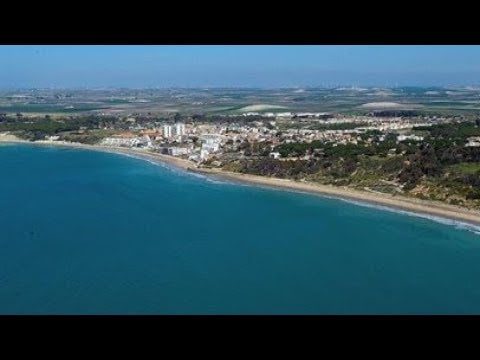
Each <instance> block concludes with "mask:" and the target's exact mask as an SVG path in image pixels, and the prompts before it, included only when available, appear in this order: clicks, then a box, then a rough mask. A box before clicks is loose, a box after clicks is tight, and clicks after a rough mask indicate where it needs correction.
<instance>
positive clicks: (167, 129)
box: [163, 125, 173, 138]
mask: <svg viewBox="0 0 480 360" xmlns="http://www.w3.org/2000/svg"><path fill="white" fill-rule="evenodd" d="M172 136H173V128H172V126H171V125H164V126H163V137H165V138H171V137H172Z"/></svg>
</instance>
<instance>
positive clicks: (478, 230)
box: [337, 198, 480, 235]
mask: <svg viewBox="0 0 480 360" xmlns="http://www.w3.org/2000/svg"><path fill="white" fill-rule="evenodd" d="M337 199H340V200H342V201H345V202H348V203H350V204H355V205H358V206H363V207H368V208H373V209H378V210H382V211H389V212H393V213H397V214H402V215H407V216H415V217H420V218H424V219H427V220H431V221H435V222H437V223H441V224H443V225H449V226H454V227H455V228H457V229H461V230H467V231H471V232H473V233H475V234H477V235H480V226H477V225H473V224H470V223H466V222H462V221H459V220H454V219H448V218H444V217H441V216H436V215H430V214H424V213H417V212H413V211H408V210H401V209H396V208H393V207H389V206H384V205H376V204H371V203H367V202H362V201H356V200H350V199H344V198H337Z"/></svg>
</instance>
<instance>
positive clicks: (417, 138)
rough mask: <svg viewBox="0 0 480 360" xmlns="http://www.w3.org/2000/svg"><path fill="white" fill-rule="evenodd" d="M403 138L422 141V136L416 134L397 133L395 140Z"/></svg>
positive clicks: (402, 139)
mask: <svg viewBox="0 0 480 360" xmlns="http://www.w3.org/2000/svg"><path fill="white" fill-rule="evenodd" d="M405 140H413V141H422V140H423V136H417V135H398V136H397V141H405Z"/></svg>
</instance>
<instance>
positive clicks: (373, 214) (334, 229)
mask: <svg viewBox="0 0 480 360" xmlns="http://www.w3.org/2000/svg"><path fill="white" fill-rule="evenodd" d="M479 232H480V229H478V228H477V227H475V226H471V225H466V224H462V223H460V222H456V221H449V220H444V219H440V218H435V217H426V216H422V217H420V216H416V215H415V214H412V213H408V212H399V211H395V210H392V209H388V208H381V207H376V206H373V205H367V204H362V203H358V202H349V201H345V200H340V199H335V198H326V197H322V196H319V195H311V194H305V193H298V192H292V191H283V190H278V189H270V188H265V187H258V186H253V185H246V184H241V183H235V182H231V181H225V180H221V179H216V178H212V177H206V176H203V175H198V174H194V173H189V172H186V171H183V170H180V169H177V168H174V167H171V166H169V165H163V164H155V163H152V162H148V161H145V160H142V159H137V158H135V157H128V156H125V155H121V154H112V153H105V152H99V151H92V150H85V149H74V148H60V147H53V146H39V145H24V144H20V145H19V144H3V145H0V314H480V233H479Z"/></svg>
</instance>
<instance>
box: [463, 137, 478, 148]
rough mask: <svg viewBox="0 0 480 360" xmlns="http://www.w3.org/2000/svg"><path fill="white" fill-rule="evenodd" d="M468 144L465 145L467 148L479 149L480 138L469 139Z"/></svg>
mask: <svg viewBox="0 0 480 360" xmlns="http://www.w3.org/2000/svg"><path fill="white" fill-rule="evenodd" d="M467 140H468V142H467V143H466V144H465V146H467V147H479V146H480V136H472V137H469V138H468V139H467Z"/></svg>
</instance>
